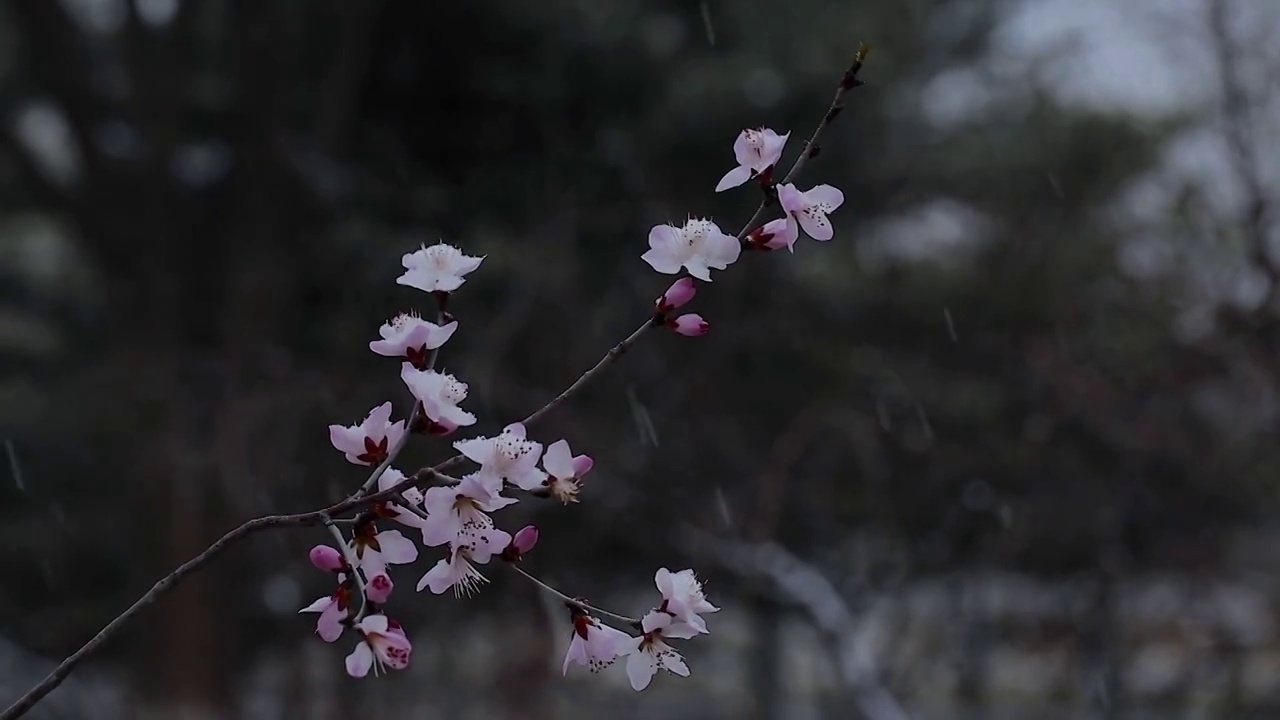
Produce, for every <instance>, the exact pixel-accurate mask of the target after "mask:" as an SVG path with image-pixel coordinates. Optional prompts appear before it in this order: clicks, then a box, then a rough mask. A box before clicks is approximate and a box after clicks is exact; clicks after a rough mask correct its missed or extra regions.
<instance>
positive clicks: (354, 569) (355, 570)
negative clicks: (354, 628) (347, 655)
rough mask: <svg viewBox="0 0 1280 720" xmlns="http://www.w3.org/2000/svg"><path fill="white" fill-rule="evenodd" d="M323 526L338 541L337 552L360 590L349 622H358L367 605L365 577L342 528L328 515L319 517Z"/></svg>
mask: <svg viewBox="0 0 1280 720" xmlns="http://www.w3.org/2000/svg"><path fill="white" fill-rule="evenodd" d="M321 522H323V523H324V526H325V527H327V528H329V532H330V533H332V534H333V538H334V539H335V540H337V541H338V552H340V553H342V559H343V560H346V561H347V567H349V568H351V576H352V577H354V578H355V581H356V587H357V588H358V589H359V590H360V610H359V611H358V612H357V613H356V615H355V617H353V618H351V622H353V623H354V622H359V621H360V619H361V618H363V617H364V613H365V610H367V609H368V607H369V598H368V595H367V594H366V592H365V578H364V575H363V574H361V572H360V561H359V558H357V557H356V556H355V553H353V552H351V546H350V545H348V544H347V539H346V538H345V537H343V536H342V530H340V529H338V526H337V525H334V524H333V520H332V519H331V518H330V517H329V516H328V515H326V516H324V517H323V518H322V519H321Z"/></svg>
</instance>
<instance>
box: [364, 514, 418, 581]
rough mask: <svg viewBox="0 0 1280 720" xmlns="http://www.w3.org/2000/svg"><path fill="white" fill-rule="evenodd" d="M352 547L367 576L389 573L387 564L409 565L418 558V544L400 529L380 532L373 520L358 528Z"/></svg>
mask: <svg viewBox="0 0 1280 720" xmlns="http://www.w3.org/2000/svg"><path fill="white" fill-rule="evenodd" d="M351 549H352V551H353V552H354V553H355V556H356V562H357V563H358V565H359V568H360V569H361V570H362V571H363V572H364V576H365V577H367V578H373V577H376V576H378V575H385V574H386V573H387V565H407V564H408V563H411V562H413V561H414V560H417V559H418V546H417V545H414V544H413V543H412V542H411V541H410V540H409V538H406V537H405V536H404V535H401V534H400V531H399V530H383V531H382V532H378V529H377V528H376V527H374V524H373V523H372V522H366V523H364V524H362V525H359V526H358V527H357V528H356V532H355V537H353V538H351Z"/></svg>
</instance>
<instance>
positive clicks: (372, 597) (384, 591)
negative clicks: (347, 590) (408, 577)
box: [364, 573, 395, 605]
mask: <svg viewBox="0 0 1280 720" xmlns="http://www.w3.org/2000/svg"><path fill="white" fill-rule="evenodd" d="M393 589H395V583H393V582H391V576H390V575H388V574H386V573H383V574H381V575H374V576H373V577H371V578H369V582H367V583H365V586H364V594H365V597H367V598H369V602H375V603H378V604H379V605H381V604H383V603H385V602H386V601H387V598H389V597H391V591H392V590H393Z"/></svg>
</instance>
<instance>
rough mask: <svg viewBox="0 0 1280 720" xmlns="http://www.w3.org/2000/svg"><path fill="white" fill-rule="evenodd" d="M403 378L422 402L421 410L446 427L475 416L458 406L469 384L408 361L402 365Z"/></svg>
mask: <svg viewBox="0 0 1280 720" xmlns="http://www.w3.org/2000/svg"><path fill="white" fill-rule="evenodd" d="M400 379H401V380H403V381H404V384H405V385H407V386H408V387H409V392H411V393H413V396H414V397H415V398H417V400H418V402H420V403H422V412H423V414H424V415H426V416H427V417H428V418H430V419H431V420H433V421H435V422H436V423H439V424H440V425H441V426H443V427H445V428H459V427H465V426H467V425H473V424H475V421H476V416H475V415H472V414H471V413H469V412H467V411H466V410H463V409H462V408H460V407H458V404H459V403H461V402H462V401H463V400H466V399H467V384H466V383H464V382H462V381H460V380H458V379H457V378H455V377H454V376H452V375H447V374H443V373H438V372H436V371H435V370H418V369H416V368H414V367H413V365H411V364H409V363H404V364H403V365H401V366H400Z"/></svg>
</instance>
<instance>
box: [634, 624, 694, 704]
mask: <svg viewBox="0 0 1280 720" xmlns="http://www.w3.org/2000/svg"><path fill="white" fill-rule="evenodd" d="M640 624H641V627H642V629H643V630H644V635H642V636H641V637H638V638H634V639H633V640H632V641H631V643H630V644H629V647H628V648H627V678H628V679H629V680H630V681H631V687H632V688H633V689H634V690H637V691H639V690H644V689H645V688H646V687H649V682H650V681H651V680H653V676H654V674H655V673H657V672H658V670H666V671H667V672H669V673H672V674H673V675H679V676H680V677H688V676H689V666H688V665H685V664H684V658H683V657H681V655H680V653H678V652H676V650H675V648H673V647H671V646H670V645H668V644H667V643H666V642H665V641H664V640H663V639H662V638H663V636H664V635H666V636H668V637H678V635H673V634H670V633H669V632H668V631H669V630H672V629H674V628H673V627H672V619H671V616H670V615H668V614H666V613H664V612H658V611H656V610H654V611H651V612H650V613H649V614H648V615H645V616H644V618H642V619H641V621H640Z"/></svg>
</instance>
